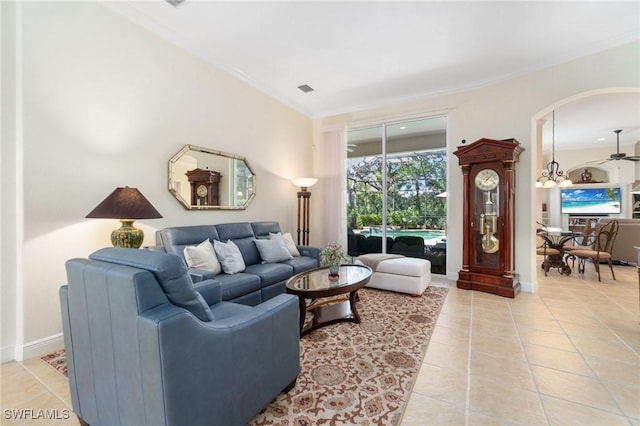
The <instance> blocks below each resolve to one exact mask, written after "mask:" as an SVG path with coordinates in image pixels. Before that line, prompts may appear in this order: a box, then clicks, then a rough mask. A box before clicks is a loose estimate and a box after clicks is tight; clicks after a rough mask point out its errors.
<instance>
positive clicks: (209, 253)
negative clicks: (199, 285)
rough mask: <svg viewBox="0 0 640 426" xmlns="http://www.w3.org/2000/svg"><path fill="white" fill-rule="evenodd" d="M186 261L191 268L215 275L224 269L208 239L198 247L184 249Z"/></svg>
mask: <svg viewBox="0 0 640 426" xmlns="http://www.w3.org/2000/svg"><path fill="white" fill-rule="evenodd" d="M184 259H185V260H186V261H187V265H188V266H189V268H196V269H203V270H205V271H211V272H213V273H214V274H216V275H217V274H219V273H220V272H222V267H221V266H220V262H219V261H218V257H217V256H216V252H215V251H214V250H213V246H212V245H211V242H210V241H209V240H208V239H207V240H204V241H203V242H201V243H200V244H198V245H197V246H187V247H185V248H184Z"/></svg>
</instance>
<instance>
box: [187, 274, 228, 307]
mask: <svg viewBox="0 0 640 426" xmlns="http://www.w3.org/2000/svg"><path fill="white" fill-rule="evenodd" d="M193 288H194V289H195V290H196V291H197V292H198V293H200V294H201V295H202V297H204V300H205V301H206V302H207V305H209V306H212V305H215V304H216V303H220V302H222V284H221V283H220V281H217V280H204V281H200V282H197V283H193Z"/></svg>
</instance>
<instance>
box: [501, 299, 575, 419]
mask: <svg viewBox="0 0 640 426" xmlns="http://www.w3.org/2000/svg"><path fill="white" fill-rule="evenodd" d="M536 297H537V298H538V300H539V301H542V298H541V297H540V296H538V295H536ZM507 306H508V308H509V315H511V322H512V324H513V327H514V329H515V331H516V337H517V338H518V343H519V344H520V350H521V351H522V354H523V355H524V359H525V360H526V361H527V370H529V377H530V378H531V381H532V382H533V385H534V386H535V387H536V394H537V395H538V402H539V404H540V407H541V408H542V412H543V413H544V418H545V420H546V421H547V425H550V424H551V421H550V420H549V415H548V414H547V409H546V408H545V406H544V402H543V401H542V395H543V394H542V393H540V388H539V387H538V381H537V380H536V377H535V376H534V374H533V369H532V368H531V361H529V356H528V355H527V351H526V350H525V348H524V342H523V341H522V336H521V335H520V329H519V328H518V324H517V323H516V320H515V318H514V317H513V309H511V304H510V303H507ZM545 307H546V308H547V310H548V311H549V313H550V314H551V315H553V314H552V313H551V310H550V309H549V307H548V306H547V305H546V304H545ZM554 319H555V317H554ZM556 322H557V320H556ZM563 331H564V330H563Z"/></svg>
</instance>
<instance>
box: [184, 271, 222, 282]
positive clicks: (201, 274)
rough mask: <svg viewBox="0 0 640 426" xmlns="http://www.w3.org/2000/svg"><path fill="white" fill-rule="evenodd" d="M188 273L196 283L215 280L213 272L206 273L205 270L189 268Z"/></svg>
mask: <svg viewBox="0 0 640 426" xmlns="http://www.w3.org/2000/svg"><path fill="white" fill-rule="evenodd" d="M187 272H188V273H189V275H191V279H192V280H193V282H194V283H199V282H200V281H205V280H212V279H214V278H215V276H216V275H215V274H214V273H213V272H211V271H205V270H204V269H196V268H188V269H187Z"/></svg>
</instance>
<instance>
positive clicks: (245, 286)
mask: <svg viewBox="0 0 640 426" xmlns="http://www.w3.org/2000/svg"><path fill="white" fill-rule="evenodd" d="M278 232H281V230H280V225H279V224H278V222H239V223H222V224H217V225H194V226H178V227H171V228H165V229H161V230H159V231H157V232H156V245H157V246H156V247H157V249H160V250H163V251H165V252H167V253H171V254H175V255H176V256H180V257H181V258H182V259H183V260H184V248H185V247H186V246H196V245H198V244H200V243H202V242H203V241H204V240H205V239H209V241H211V242H213V241H215V240H217V241H223V242H226V241H227V240H231V241H233V242H234V243H235V244H236V245H237V246H238V248H239V249H240V252H241V254H242V258H243V260H244V263H245V265H246V269H245V270H244V271H243V272H240V273H236V274H231V275H229V274H225V273H220V274H217V275H214V274H213V273H212V272H209V271H203V270H199V269H193V268H189V273H190V274H191V276H192V278H193V281H194V282H198V281H201V280H206V279H213V280H215V281H217V282H220V284H221V285H222V300H223V301H230V302H236V303H242V304H246V305H251V306H255V305H257V304H259V303H262V302H264V301H266V300H269V299H271V298H272V297H275V296H277V295H279V294H282V293H284V292H285V283H286V281H287V280H288V279H289V278H291V277H292V276H293V275H295V274H297V273H300V272H303V271H306V270H309V269H313V268H317V267H318V266H320V249H319V248H317V247H309V246H298V251H299V252H300V254H301V256H296V257H294V258H293V259H291V260H286V261H283V262H278V263H262V259H261V257H260V253H259V251H258V248H257V247H256V245H255V242H254V240H255V239H260V238H269V233H278ZM185 262H186V261H185Z"/></svg>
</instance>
